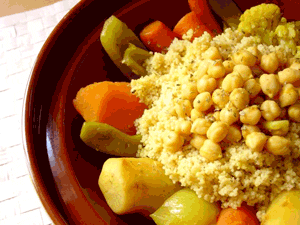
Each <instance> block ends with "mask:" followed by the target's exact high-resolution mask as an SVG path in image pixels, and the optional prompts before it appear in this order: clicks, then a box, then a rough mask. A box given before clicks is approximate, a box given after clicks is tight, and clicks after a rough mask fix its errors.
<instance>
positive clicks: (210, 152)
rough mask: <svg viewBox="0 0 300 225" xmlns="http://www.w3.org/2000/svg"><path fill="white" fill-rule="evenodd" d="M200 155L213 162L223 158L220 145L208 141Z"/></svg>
mask: <svg viewBox="0 0 300 225" xmlns="http://www.w3.org/2000/svg"><path fill="white" fill-rule="evenodd" d="M200 155H201V156H202V157H204V158H206V159H207V160H208V161H211V162H212V161H215V160H217V159H220V158H222V149H221V147H220V145H219V144H217V143H215V142H213V141H212V140H210V139H207V140H205V141H204V143H203V145H202V147H201V148H200Z"/></svg>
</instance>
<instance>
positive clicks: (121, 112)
mask: <svg viewBox="0 0 300 225" xmlns="http://www.w3.org/2000/svg"><path fill="white" fill-rule="evenodd" d="M73 103H74V106H75V108H76V110H77V111H78V112H79V113H80V114H81V115H82V117H83V118H84V120H85V121H88V122H101V123H107V124H109V125H111V126H113V127H115V128H117V129H119V130H120V131H122V132H124V133H126V134H129V135H134V134H135V133H136V128H135V126H134V124H133V123H134V121H135V120H136V119H137V118H139V117H140V116H141V115H142V114H143V112H144V109H145V108H146V105H145V104H144V103H141V102H140V100H139V98H138V97H136V96H135V95H134V94H132V93H131V87H130V86H129V84H128V83H127V82H111V81H104V82H98V83H93V84H90V85H88V86H86V87H83V88H81V89H80V90H79V91H78V93H77V95H76V98H75V99H74V100H73Z"/></svg>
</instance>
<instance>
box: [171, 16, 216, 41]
mask: <svg viewBox="0 0 300 225" xmlns="http://www.w3.org/2000/svg"><path fill="white" fill-rule="evenodd" d="M190 29H193V31H194V33H193V37H192V40H193V39H194V38H195V37H200V36H201V35H202V34H203V33H204V31H207V32H208V33H210V34H211V35H212V36H214V34H213V32H212V31H210V30H209V29H208V28H207V27H206V26H205V25H204V24H203V23H202V22H201V21H200V20H199V19H198V17H197V15H196V13H195V12H193V11H192V12H189V13H187V14H186V15H185V16H184V17H182V18H181V19H180V20H179V21H178V23H177V24H176V25H175V27H174V29H173V32H174V33H176V34H178V35H180V37H182V35H183V34H185V33H186V32H187V31H188V30H190Z"/></svg>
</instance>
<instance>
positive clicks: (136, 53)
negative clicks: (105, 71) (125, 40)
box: [122, 43, 151, 76]
mask: <svg viewBox="0 0 300 225" xmlns="http://www.w3.org/2000/svg"><path fill="white" fill-rule="evenodd" d="M150 56H151V54H150V53H149V52H148V51H146V50H144V49H141V48H139V47H136V46H135V45H134V44H131V43H129V46H128V48H127V49H126V51H125V53H124V57H123V61H122V62H123V63H124V64H126V65H127V66H128V67H129V68H130V69H131V70H132V72H134V73H135V74H136V75H139V76H143V75H146V73H147V72H146V69H145V67H144V66H143V63H144V61H145V60H146V59H148V58H149V57H150Z"/></svg>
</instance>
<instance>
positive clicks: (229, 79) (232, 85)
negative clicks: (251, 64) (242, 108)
mask: <svg viewBox="0 0 300 225" xmlns="http://www.w3.org/2000/svg"><path fill="white" fill-rule="evenodd" d="M243 85H244V80H243V78H242V77H241V75H239V74H238V73H234V72H233V73H230V74H228V75H227V76H226V77H225V78H224V80H223V82H222V88H223V89H224V90H225V91H227V92H232V91H233V90H234V89H236V88H240V87H243Z"/></svg>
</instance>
